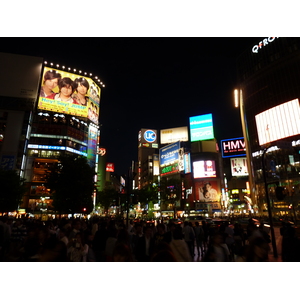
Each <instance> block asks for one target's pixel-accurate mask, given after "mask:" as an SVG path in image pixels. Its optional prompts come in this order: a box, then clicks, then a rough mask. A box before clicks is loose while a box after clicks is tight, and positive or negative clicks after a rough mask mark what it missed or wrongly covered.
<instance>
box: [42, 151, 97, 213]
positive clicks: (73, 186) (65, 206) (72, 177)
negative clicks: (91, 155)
mask: <svg viewBox="0 0 300 300" xmlns="http://www.w3.org/2000/svg"><path fill="white" fill-rule="evenodd" d="M94 176H95V172H94V170H93V169H92V168H91V167H90V166H89V164H88V163H87V159H86V158H84V157H72V156H65V157H62V158H61V160H60V162H59V163H58V164H57V165H56V166H55V167H54V168H53V169H52V170H50V173H49V174H48V178H47V184H46V186H47V187H48V188H50V189H51V192H52V193H53V194H52V195H53V207H54V209H55V210H56V211H58V212H59V213H70V214H74V213H83V212H85V213H90V212H91V211H92V210H93V200H92V195H93V192H94ZM84 209H86V211H84Z"/></svg>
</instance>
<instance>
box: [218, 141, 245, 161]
mask: <svg viewBox="0 0 300 300" xmlns="http://www.w3.org/2000/svg"><path fill="white" fill-rule="evenodd" d="M221 148H222V157H236V156H246V143H245V141H244V138H243V137H240V138H234V139H227V140H222V141H221Z"/></svg>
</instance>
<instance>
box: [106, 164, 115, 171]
mask: <svg viewBox="0 0 300 300" xmlns="http://www.w3.org/2000/svg"><path fill="white" fill-rule="evenodd" d="M114 171H115V164H114V163H106V172H114Z"/></svg>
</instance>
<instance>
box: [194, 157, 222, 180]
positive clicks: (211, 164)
mask: <svg viewBox="0 0 300 300" xmlns="http://www.w3.org/2000/svg"><path fill="white" fill-rule="evenodd" d="M193 174H194V178H195V179H196V178H206V177H217V175H216V164H215V161H213V160H199V161H194V162H193Z"/></svg>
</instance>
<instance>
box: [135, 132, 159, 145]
mask: <svg viewBox="0 0 300 300" xmlns="http://www.w3.org/2000/svg"><path fill="white" fill-rule="evenodd" d="M138 141H139V147H145V148H158V137H157V130H154V129H141V130H140V131H139V134H138Z"/></svg>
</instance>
